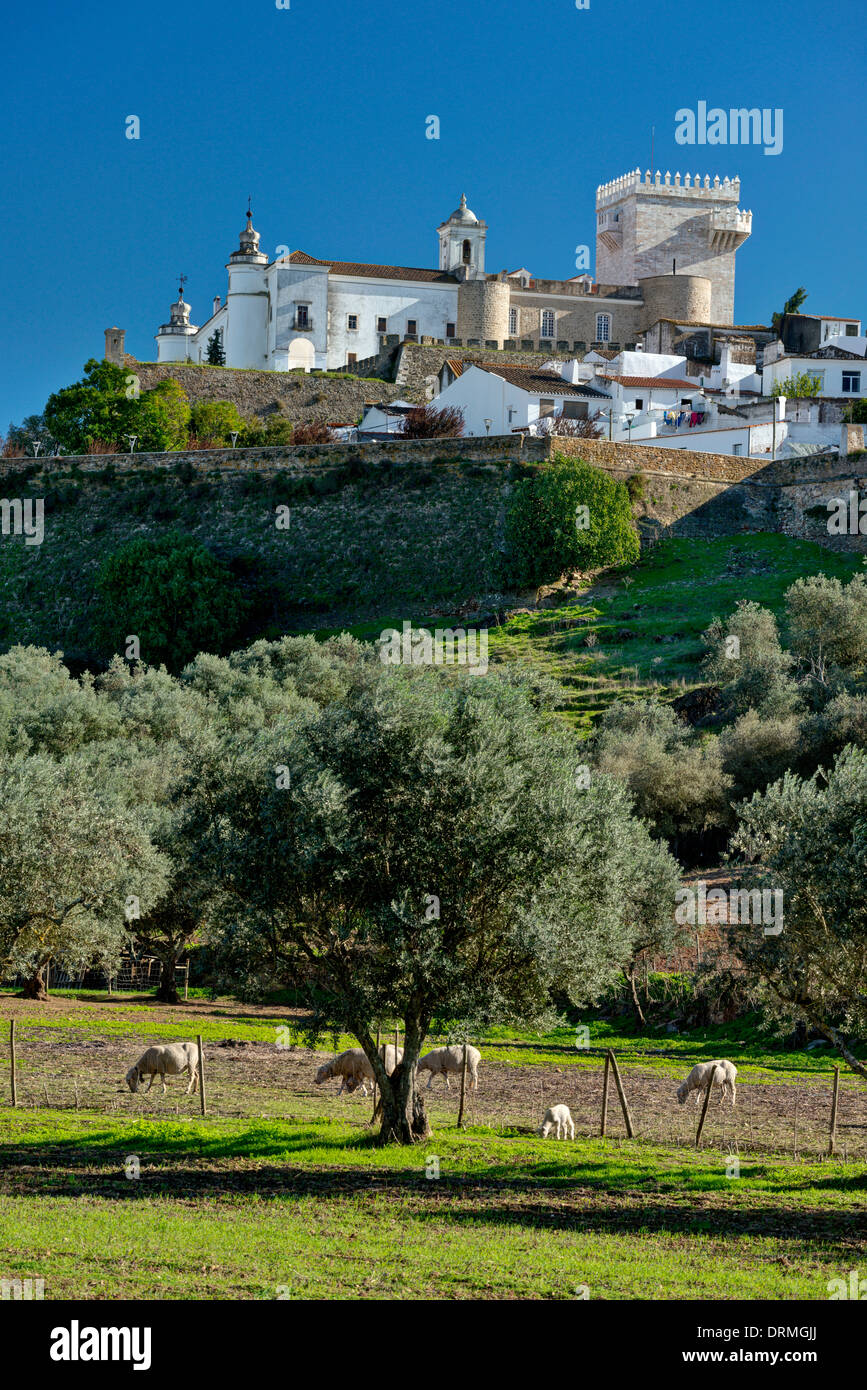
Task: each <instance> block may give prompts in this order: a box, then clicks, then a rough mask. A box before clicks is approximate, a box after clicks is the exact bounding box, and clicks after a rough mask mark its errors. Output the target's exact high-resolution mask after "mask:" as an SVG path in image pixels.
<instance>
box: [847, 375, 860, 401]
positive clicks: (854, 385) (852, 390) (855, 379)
mask: <svg viewBox="0 0 867 1390" xmlns="http://www.w3.org/2000/svg"><path fill="white" fill-rule="evenodd" d="M860 393H861V373H860V372H844V373H843V394H844V395H849V394H857V395H860Z"/></svg>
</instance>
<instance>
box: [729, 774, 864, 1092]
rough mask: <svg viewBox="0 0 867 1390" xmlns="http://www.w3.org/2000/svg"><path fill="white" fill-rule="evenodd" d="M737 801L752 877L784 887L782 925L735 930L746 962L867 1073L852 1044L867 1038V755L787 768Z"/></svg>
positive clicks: (779, 1006) (792, 1016) (790, 1018)
mask: <svg viewBox="0 0 867 1390" xmlns="http://www.w3.org/2000/svg"><path fill="white" fill-rule="evenodd" d="M739 809H740V825H739V828H738V831H737V833H736V836H735V839H734V841H733V845H734V848H735V849H736V850H738V851H740V853H741V854H742V855H743V857H744V859H745V860H746V863H747V865H748V866H749V867H748V868H747V869H746V870H745V877H746V881H747V882H748V884H750V885H751V886H754V887H759V888H766V889H768V890H769V891H773V890H781V891H782V893H783V899H782V902H783V918H782V930H781V931H779V932H778V933H769V934H766V932H765V928H764V927H753V928H751V929H750V928H744V927H739V928H738V929H737V947H738V950H739V953H740V955H741V957H742V959H743V960H744V963H745V965H746V967H747V970H748V972H749V973H750V975H751V976H752V978H753V979H754V980H756V981H758V982H759V983H760V985H761V986H762V989H763V992H764V995H765V997H766V999H767V1000H768V1001H769V1003H770V1004H771V1006H772V1008H773V1009H774V1011H775V1012H776V1013H777V1015H778V1016H780V1017H781V1018H783V1019H785V1020H786V1021H787V1022H798V1021H802V1022H806V1023H808V1024H811V1025H812V1027H813V1028H815V1029H816V1030H817V1032H819V1033H821V1035H822V1036H823V1037H824V1038H826V1039H827V1040H828V1042H830V1043H831V1044H832V1045H833V1046H834V1047H835V1048H836V1050H837V1051H838V1052H839V1054H840V1055H841V1057H843V1059H844V1060H845V1062H846V1063H847V1065H848V1066H849V1067H850V1068H851V1069H852V1071H854V1072H856V1073H857V1074H858V1075H859V1076H861V1077H863V1078H865V1080H867V1064H865V1063H864V1062H863V1061H862V1060H860V1059H859V1058H858V1057H857V1056H855V1054H854V1052H853V1050H852V1046H851V1038H852V1037H855V1038H857V1039H859V1040H861V1041H863V1040H864V1039H865V1038H867V907H865V901H864V882H865V874H867V754H865V752H864V751H863V750H861V749H856V748H847V749H844V751H843V753H841V755H840V757H839V758H838V759H837V761H836V763H835V764H834V766H833V768H832V769H831V770H830V772H823V771H821V770H820V771H819V772H817V773H816V774H815V775H814V776H813V777H811V778H809V779H808V780H805V779H802V778H800V777H797V776H795V775H794V774H792V773H786V775H785V776H784V777H783V778H782V779H781V780H780V781H779V782H776V783H775V784H774V785H773V786H771V787H769V788H768V789H767V791H765V792H763V793H757V794H756V795H755V796H754V797H753V798H752V800H751V801H749V802H746V803H745V804H743V805H742V806H741V807H740V808H739Z"/></svg>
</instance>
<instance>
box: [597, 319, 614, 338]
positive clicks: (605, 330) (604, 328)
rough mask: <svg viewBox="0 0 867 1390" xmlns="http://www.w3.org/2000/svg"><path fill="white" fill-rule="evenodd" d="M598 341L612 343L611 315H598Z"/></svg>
mask: <svg viewBox="0 0 867 1390" xmlns="http://www.w3.org/2000/svg"><path fill="white" fill-rule="evenodd" d="M596 341H597V343H610V341H611V315H610V314H597V315H596Z"/></svg>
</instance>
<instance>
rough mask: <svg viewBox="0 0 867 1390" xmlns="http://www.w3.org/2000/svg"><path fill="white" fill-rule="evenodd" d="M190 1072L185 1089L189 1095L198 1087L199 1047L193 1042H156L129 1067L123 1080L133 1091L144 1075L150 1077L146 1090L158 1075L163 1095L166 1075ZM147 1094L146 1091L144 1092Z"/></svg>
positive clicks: (136, 1088)
mask: <svg viewBox="0 0 867 1390" xmlns="http://www.w3.org/2000/svg"><path fill="white" fill-rule="evenodd" d="M185 1071H188V1072H189V1073H190V1084H189V1086H188V1087H187V1089H186V1091H185V1093H184V1094H185V1095H189V1094H190V1091H197V1090H198V1087H199V1049H198V1047H197V1045H196V1044H195V1043H158V1044H157V1045H156V1046H155V1047H149V1048H148V1050H147V1052H145V1053H144V1054H143V1055H142V1056H141V1057H139V1059H138V1061H137V1062H136V1063H135V1065H134V1066H132V1067H130V1069H129V1071H128V1072H127V1074H126V1077H125V1080H126V1083H127V1085H128V1086H129V1089H130V1090H131V1091H132V1092H133V1093H135V1092H136V1091H137V1090H138V1088H139V1086H140V1085H141V1083H142V1081H144V1079H145V1077H146V1076H149V1077H150V1079H151V1082H150V1086H148V1091H149V1090H150V1089H151V1086H153V1084H154V1078H155V1077H157V1076H159V1077H160V1078H161V1080H162V1083H163V1095H165V1093H166V1077H167V1076H180V1075H181V1073H182V1072H185ZM145 1095H147V1091H146V1092H145Z"/></svg>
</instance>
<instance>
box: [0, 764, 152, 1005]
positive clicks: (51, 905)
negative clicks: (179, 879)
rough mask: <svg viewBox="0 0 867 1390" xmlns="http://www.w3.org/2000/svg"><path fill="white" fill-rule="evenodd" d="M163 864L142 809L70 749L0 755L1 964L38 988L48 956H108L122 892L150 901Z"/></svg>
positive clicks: (118, 929) (36, 992)
mask: <svg viewBox="0 0 867 1390" xmlns="http://www.w3.org/2000/svg"><path fill="white" fill-rule="evenodd" d="M166 868H167V866H166V863H165V861H164V859H163V857H162V856H161V855H160V854H159V853H158V852H157V851H156V850H155V848H154V846H153V844H152V843H151V839H150V835H149V833H148V827H147V824H146V823H145V821H144V819H143V818H140V817H137V816H134V815H131V814H129V813H128V812H127V811H126V809H125V808H124V807H123V806H122V805H121V804H119V803H118V802H117V801H116V800H115V799H114V798H113V797H112V796H111V795H110V794H108V793H106V791H105V790H103V789H101V788H100V787H99V785H98V784H96V785H95V784H94V782H93V780H92V778H91V776H90V775H89V773H88V771H86V770H85V768H84V767H83V766H82V764H81V763H80V762H79V761H78V759H76V758H75V757H69V758H65V759H62V760H58V761H54V760H52V759H50V758H47V757H45V756H44V755H31V756H29V757H24V756H21V755H20V754H19V755H13V756H11V757H10V756H2V757H0V972H2V973H4V974H9V973H17V971H18V970H19V969H26V970H27V973H28V974H29V976H30V980H29V984H28V986H27V987H26V993H27V994H28V995H29V996H30V997H32V998H37V999H41V998H44V997H45V983H44V978H43V972H44V969H45V966H46V965H47V963H48V961H49V960H51V959H59V960H61V961H65V962H69V963H70V964H74V965H77V964H80V963H81V961H82V959H83V958H84V957H85V956H87V954H88V953H90V954H94V953H99V954H101V955H102V956H103V957H104V958H105V956H106V955H111V954H112V953H113V951H114V949H115V948H116V946H117V944H118V943H119V941H120V940H121V939H122V937H123V933H124V922H125V909H126V903H127V900H128V898H129V897H130V896H131V895H133V894H135V895H136V896H139V897H140V898H141V899H142V900H143V901H144V902H146V903H147V902H149V901H151V900H154V901H155V900H156V899H157V898H158V897H159V895H160V894H161V893H162V891H163V890H164V886H165V876H166Z"/></svg>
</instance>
